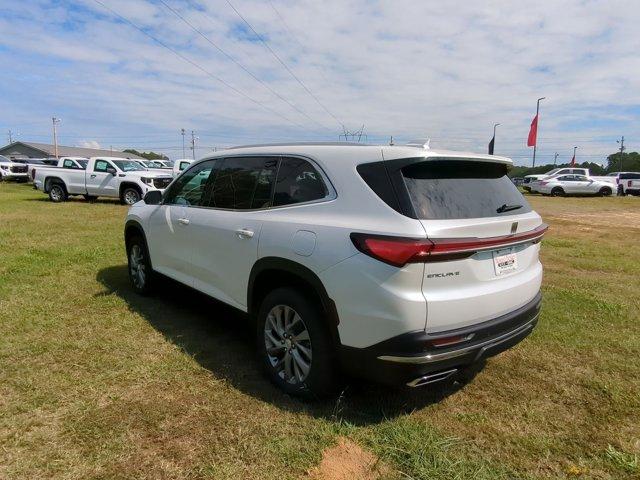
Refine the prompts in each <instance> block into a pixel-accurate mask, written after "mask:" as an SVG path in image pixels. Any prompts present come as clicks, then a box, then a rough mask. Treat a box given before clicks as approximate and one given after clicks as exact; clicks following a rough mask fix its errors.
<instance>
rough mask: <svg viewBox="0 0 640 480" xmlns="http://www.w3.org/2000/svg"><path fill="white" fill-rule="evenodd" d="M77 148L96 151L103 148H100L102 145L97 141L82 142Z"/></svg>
mask: <svg viewBox="0 0 640 480" xmlns="http://www.w3.org/2000/svg"><path fill="white" fill-rule="evenodd" d="M76 147H82V148H96V149H100V148H102V147H101V146H100V143H98V142H96V141H95V140H82V141H80V142H78V143H77V144H76Z"/></svg>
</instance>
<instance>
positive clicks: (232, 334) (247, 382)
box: [96, 265, 479, 425]
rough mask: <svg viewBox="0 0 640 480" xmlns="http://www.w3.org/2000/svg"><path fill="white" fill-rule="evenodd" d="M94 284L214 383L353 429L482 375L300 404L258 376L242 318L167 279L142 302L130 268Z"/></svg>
mask: <svg viewBox="0 0 640 480" xmlns="http://www.w3.org/2000/svg"><path fill="white" fill-rule="evenodd" d="M96 278H97V280H98V281H99V282H100V283H101V284H102V285H104V287H105V289H106V290H105V291H104V292H101V293H99V294H98V295H109V294H116V295H118V296H120V297H121V298H122V299H124V300H125V301H126V302H127V304H128V306H129V308H130V309H131V310H133V311H135V312H137V313H139V314H140V315H142V316H143V317H144V318H145V319H146V320H147V321H148V322H149V323H150V324H151V325H152V326H153V327H154V328H155V329H156V330H158V331H159V332H160V333H162V334H163V335H164V337H165V338H166V339H168V340H169V341H171V342H172V343H174V344H175V345H177V346H179V347H180V348H182V349H183V350H184V351H185V352H186V353H188V354H189V355H190V356H191V357H193V358H194V359H195V360H196V361H197V362H198V363H199V364H200V365H201V366H202V367H203V368H206V369H207V370H209V371H210V372H211V373H212V374H213V375H214V376H215V377H216V378H220V379H224V380H226V381H227V382H228V383H229V384H230V385H233V387H234V388H237V389H239V390H241V391H242V392H244V393H246V394H249V395H251V396H253V397H255V398H259V399H261V400H263V401H266V402H269V403H272V404H273V405H276V406H278V407H279V408H281V409H284V410H288V411H296V412H304V413H306V414H310V415H313V416H315V417H321V418H325V419H330V420H334V421H337V420H342V421H346V422H349V423H350V424H354V425H367V424H374V423H378V422H382V421H384V420H388V419H390V418H394V417H396V416H399V415H403V414H407V413H410V412H412V411H414V410H418V409H421V408H424V407H426V406H428V405H430V404H433V403H437V402H439V401H441V400H443V399H444V398H446V397H447V396H449V395H451V394H453V393H455V392H457V391H458V390H460V389H461V388H462V387H463V386H464V384H465V383H467V382H468V381H470V380H471V379H472V378H473V377H474V376H475V374H476V373H477V372H478V371H479V370H478V369H477V370H475V371H472V372H468V373H467V374H466V375H465V379H464V380H460V381H456V382H454V383H448V384H443V385H431V386H429V387H428V388H419V389H415V390H408V389H402V390H397V389H392V388H388V387H384V386H380V385H374V384H371V383H367V382H363V381H358V380H356V379H349V380H348V381H347V382H346V385H347V386H346V387H344V389H343V390H342V392H341V393H340V394H339V395H336V397H334V398H332V399H327V400H322V401H317V402H301V401H299V400H297V399H295V398H292V397H290V396H288V395H286V394H284V393H282V392H281V391H280V390H278V389H277V388H276V387H275V386H273V385H272V384H271V383H270V382H269V381H268V379H267V378H266V377H265V376H264V375H263V374H262V372H261V371H260V368H259V365H258V362H257V360H256V356H255V349H254V336H253V331H252V328H251V326H250V322H249V320H248V318H247V316H246V315H245V314H243V313H242V312H239V311H237V310H235V309H233V308H231V307H229V306H227V305H225V304H223V303H221V302H218V301H216V300H213V299H211V298H209V297H207V296H206V295H203V294H201V293H199V292H197V291H195V290H193V289H190V288H188V287H186V286H183V285H181V284H179V283H177V282H175V281H173V280H171V279H168V278H165V277H160V279H159V281H158V282H156V291H155V292H154V294H153V295H151V296H149V297H143V296H140V295H138V294H137V293H135V292H134V291H133V290H132V288H131V287H130V285H129V279H128V277H127V266H126V265H118V266H113V267H108V268H105V269H103V270H100V271H99V272H98V274H97V277H96Z"/></svg>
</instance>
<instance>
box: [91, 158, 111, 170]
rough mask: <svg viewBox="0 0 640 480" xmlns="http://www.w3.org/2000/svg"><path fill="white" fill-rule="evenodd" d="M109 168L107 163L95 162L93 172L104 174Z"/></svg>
mask: <svg viewBox="0 0 640 480" xmlns="http://www.w3.org/2000/svg"><path fill="white" fill-rule="evenodd" d="M108 167H109V162H107V161H105V160H96V164H95V166H94V167H93V170H94V171H96V172H106V171H107V168H108Z"/></svg>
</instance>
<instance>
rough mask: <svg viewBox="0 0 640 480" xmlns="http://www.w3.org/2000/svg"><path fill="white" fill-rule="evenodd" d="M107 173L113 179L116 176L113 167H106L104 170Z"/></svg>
mask: <svg viewBox="0 0 640 480" xmlns="http://www.w3.org/2000/svg"><path fill="white" fill-rule="evenodd" d="M106 172H107V173H110V174H111V175H113V176H114V177H115V176H116V169H115V168H113V167H107V170H106Z"/></svg>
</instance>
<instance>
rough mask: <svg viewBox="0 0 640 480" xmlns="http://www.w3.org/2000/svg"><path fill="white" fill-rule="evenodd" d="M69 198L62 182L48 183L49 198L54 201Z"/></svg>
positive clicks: (57, 201)
mask: <svg viewBox="0 0 640 480" xmlns="http://www.w3.org/2000/svg"><path fill="white" fill-rule="evenodd" d="M68 198H69V194H68V193H67V189H66V188H65V186H64V184H62V183H60V182H55V183H52V184H51V185H49V200H51V201H52V202H55V203H59V202H66V201H67V199H68Z"/></svg>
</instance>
